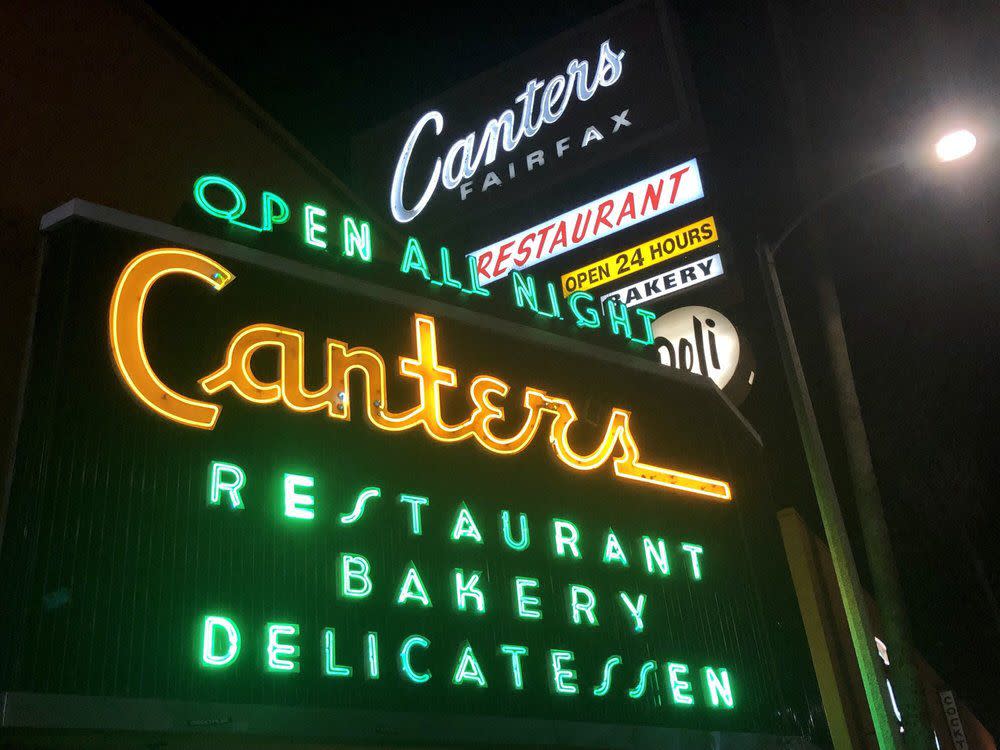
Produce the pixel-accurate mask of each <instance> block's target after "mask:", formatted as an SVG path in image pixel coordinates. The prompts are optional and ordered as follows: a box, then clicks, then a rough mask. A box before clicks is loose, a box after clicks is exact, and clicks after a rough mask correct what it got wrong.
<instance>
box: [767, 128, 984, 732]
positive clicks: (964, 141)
mask: <svg viewBox="0 0 1000 750" xmlns="http://www.w3.org/2000/svg"><path fill="white" fill-rule="evenodd" d="M975 146H976V138H975V136H974V135H973V134H972V133H971V132H970V131H968V130H956V131H953V132H951V133H948V134H947V135H945V136H943V137H942V138H940V139H939V140H938V141H937V143H936V144H935V149H934V150H935V154H936V156H937V158H938V160H939V161H942V162H947V161H954V160H957V159H961V158H963V157H965V156H967V155H968V154H970V153H971V152H972V151H973V149H974V148H975ZM903 164H904V161H903V159H897V160H894V161H891V162H888V163H885V164H881V165H879V166H877V167H876V168H874V169H871V170H869V171H867V172H864V173H862V174H860V175H858V176H857V177H855V178H854V179H853V180H850V181H849V182H847V183H845V184H843V185H841V186H839V187H838V188H836V189H835V190H832V191H830V192H829V193H827V194H826V195H824V196H823V197H822V198H821V199H820V200H818V201H816V202H815V203H813V204H812V205H810V206H808V207H807V208H806V209H805V210H804V211H803V212H802V213H801V214H800V215H799V216H798V218H796V219H795V220H794V221H793V222H791V223H790V224H789V225H788V227H787V229H785V231H784V232H783V233H782V234H781V235H779V237H778V239H777V241H776V242H774V243H773V244H767V243H764V242H760V243H758V246H757V255H758V260H759V262H760V269H761V276H762V278H763V284H764V293H765V295H766V297H767V302H768V307H769V309H770V312H771V318H772V322H773V324H774V327H775V331H776V333H777V334H778V347H779V350H780V352H781V360H782V365H783V367H784V370H785V377H786V378H787V380H788V385H789V388H790V391H791V397H792V404H793V407H794V409H795V417H796V421H797V422H798V426H799V434H800V436H801V438H802V443H803V447H804V449H805V454H806V461H807V463H808V465H809V473H810V475H811V477H812V482H813V490H814V492H815V494H816V501H817V504H818V505H819V510H820V516H821V518H822V520H823V527H824V529H825V531H826V537H827V543H828V544H829V547H830V555H831V558H832V560H833V567H834V572H835V574H836V577H837V585H838V588H839V590H840V595H841V600H842V601H843V604H844V610H845V612H846V614H847V622H848V626H849V629H850V634H851V641H852V643H853V646H854V651H855V654H856V656H857V660H858V666H859V668H860V670H861V678H862V682H863V684H864V689H865V695H866V698H867V700H868V706H869V709H870V710H871V714H872V721H873V723H874V726H875V735H876V738H877V740H878V744H879V747H880V748H881V750H890V749H892V748H897V747H899V746H900V745H901V744H902V742H901V741H902V740H903V739H904V737H901V736H900V734H899V732H897V731H896V730H895V728H894V727H895V723H896V722H895V717H894V715H893V713H892V711H891V709H890V705H891V700H892V698H891V697H890V695H889V693H888V685H887V682H886V678H885V672H884V669H883V668H882V664H881V662H880V660H879V658H878V656H877V652H876V647H875V640H874V634H873V632H872V627H871V617H870V615H869V613H868V609H867V606H866V604H865V599H864V592H863V590H862V588H861V583H860V580H859V578H858V571H857V566H856V564H855V561H854V556H853V553H852V552H851V546H850V540H849V538H848V536H847V529H846V526H845V524H844V517H843V512H842V510H841V507H840V502H839V500H838V498H837V491H836V488H835V486H834V483H833V475H832V474H831V471H830V464H829V461H828V459H827V456H826V451H825V449H824V446H823V440H822V437H821V435H820V431H819V424H818V422H817V420H816V413H815V410H814V408H813V404H812V399H811V398H810V396H809V388H808V385H807V383H806V379H805V373H804V371H803V369H802V362H801V359H800V358H799V352H798V348H797V346H796V344H795V337H794V335H793V333H792V327H791V322H790V320H789V317H788V310H787V309H786V307H785V301H784V296H783V295H782V292H781V285H780V283H779V281H778V274H777V269H776V268H775V257H776V255H777V252H778V251H779V250H780V249H781V246H782V244H783V243H784V242H785V240H787V239H788V237H789V236H790V235H791V234H792V232H794V231H795V230H796V229H797V228H798V227H799V226H801V225H802V224H803V223H804V222H805V221H806V220H807V219H809V218H811V217H812V216H814V215H815V214H816V213H817V212H818V211H819V210H820V209H822V208H823V207H824V206H826V205H828V204H829V203H831V202H832V201H833V200H835V199H836V198H838V197H840V196H841V195H843V194H845V193H847V192H849V191H850V190H852V189H854V188H855V187H857V186H858V185H859V184H861V183H863V182H866V181H867V180H869V179H871V178H873V177H875V176H876V175H880V174H883V173H885V172H887V171H890V170H892V169H895V168H897V167H900V166H902V165H903ZM818 282H819V284H818V287H819V290H820V294H819V300H818V302H819V308H820V314H821V319H822V325H823V330H824V334H825V338H826V343H827V347H828V350H829V351H828V353H829V355H830V360H831V366H832V369H833V376H834V384H835V392H836V400H837V406H838V413H839V416H840V420H841V427H842V429H843V432H844V438H845V442H846V447H847V454H848V463H849V466H850V472H851V480H852V485H853V489H854V495H855V501H856V503H857V506H858V516H859V520H860V522H861V530H862V536H863V538H864V545H865V552H866V555H867V558H868V562H869V568H870V572H871V577H872V583H873V587H874V594H875V602H876V604H877V605H878V608H879V611H880V613H881V615H882V618H881V619H882V628H883V635H884V636H885V640H886V643H887V645H888V648H889V654H890V659H891V661H892V663H893V665H894V669H893V672H894V680H893V682H894V684H895V686H896V689H895V694H896V696H897V697H898V698H899V703H900V713H901V715H902V717H903V726H904V728H905V744H906V746H907V747H909V748H914V749H915V750H917V749H919V750H931V748H933V747H934V739H933V733H932V732H931V730H930V728H929V725H928V722H927V717H926V705H925V702H924V699H923V691H922V687H921V683H920V680H919V678H918V675H917V670H916V666H915V662H914V658H913V656H914V650H913V646H912V641H911V638H910V627H909V620H908V618H907V616H906V609H905V607H904V605H903V596H902V589H901V588H900V585H899V576H898V574H897V571H896V564H895V560H894V558H893V555H892V546H891V543H890V540H889V533H888V527H887V526H886V522H885V514H884V512H883V510H882V500H881V496H880V495H879V490H878V483H877V481H876V478H875V470H874V467H873V465H872V458H871V451H870V448H869V444H868V435H867V432H866V431H865V426H864V421H863V419H862V415H861V406H860V403H859V401H858V395H857V390H856V388H855V384H854V376H853V372H852V370H851V362H850V356H849V354H848V351H847V341H846V338H845V335H844V329H843V322H842V320H841V315H840V305H839V301H838V300H837V296H836V289H835V286H834V283H833V279H832V277H831V276H830V273H829V269H828V268H827V266H826V264H825V263H823V264H821V268H820V269H819V279H818Z"/></svg>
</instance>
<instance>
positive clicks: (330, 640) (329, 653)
mask: <svg viewBox="0 0 1000 750" xmlns="http://www.w3.org/2000/svg"><path fill="white" fill-rule="evenodd" d="M353 671H354V670H353V669H351V668H350V667H345V666H342V665H340V664H337V631H336V630H335V629H334V628H323V673H324V674H325V675H326V676H327V677H350V676H351V674H352V673H353Z"/></svg>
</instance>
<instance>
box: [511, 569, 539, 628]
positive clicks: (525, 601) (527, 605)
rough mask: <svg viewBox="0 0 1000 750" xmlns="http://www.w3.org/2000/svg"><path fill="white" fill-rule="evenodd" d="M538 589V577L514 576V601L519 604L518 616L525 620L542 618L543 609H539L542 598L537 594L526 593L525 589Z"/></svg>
mask: <svg viewBox="0 0 1000 750" xmlns="http://www.w3.org/2000/svg"><path fill="white" fill-rule="evenodd" d="M529 588H530V589H537V588H538V579H537V578H525V577H522V576H516V577H515V578H514V603H515V604H516V606H517V616H518V617H520V618H521V619H523V620H541V619H542V610H541V609H539V607H541V604H542V600H541V599H539V598H538V597H537V596H532V595H530V594H527V593H525V589H529Z"/></svg>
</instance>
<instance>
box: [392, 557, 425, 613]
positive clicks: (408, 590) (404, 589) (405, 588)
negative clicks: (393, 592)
mask: <svg viewBox="0 0 1000 750" xmlns="http://www.w3.org/2000/svg"><path fill="white" fill-rule="evenodd" d="M411 600H412V601H415V602H417V603H419V604H420V606H421V607H430V606H431V598H430V597H429V596H427V589H426V588H424V582H423V581H421V580H420V574H419V573H418V572H417V568H416V566H415V565H414V564H413V563H412V562H411V563H410V567H409V568H407V569H406V574H405V575H404V576H403V583H402V584H400V586H399V594H397V596H396V604H406V603H407V602H408V601H411Z"/></svg>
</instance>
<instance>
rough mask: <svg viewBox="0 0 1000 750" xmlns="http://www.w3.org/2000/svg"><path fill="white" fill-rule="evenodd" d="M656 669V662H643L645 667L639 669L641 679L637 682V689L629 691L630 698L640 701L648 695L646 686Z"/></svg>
mask: <svg viewBox="0 0 1000 750" xmlns="http://www.w3.org/2000/svg"><path fill="white" fill-rule="evenodd" d="M655 669H656V662H655V661H652V660H650V661H647V662H643V665H642V666H641V667H639V679H638V680H636V683H635V687H634V688H632V689H631V690H629V691H628V697H629V698H634V699H635V700H638V699H639V698H641V697H642V696H644V695H645V694H646V685H647V683H648V681H649V675H650V674H651V673H652V672H653V670H655Z"/></svg>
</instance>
